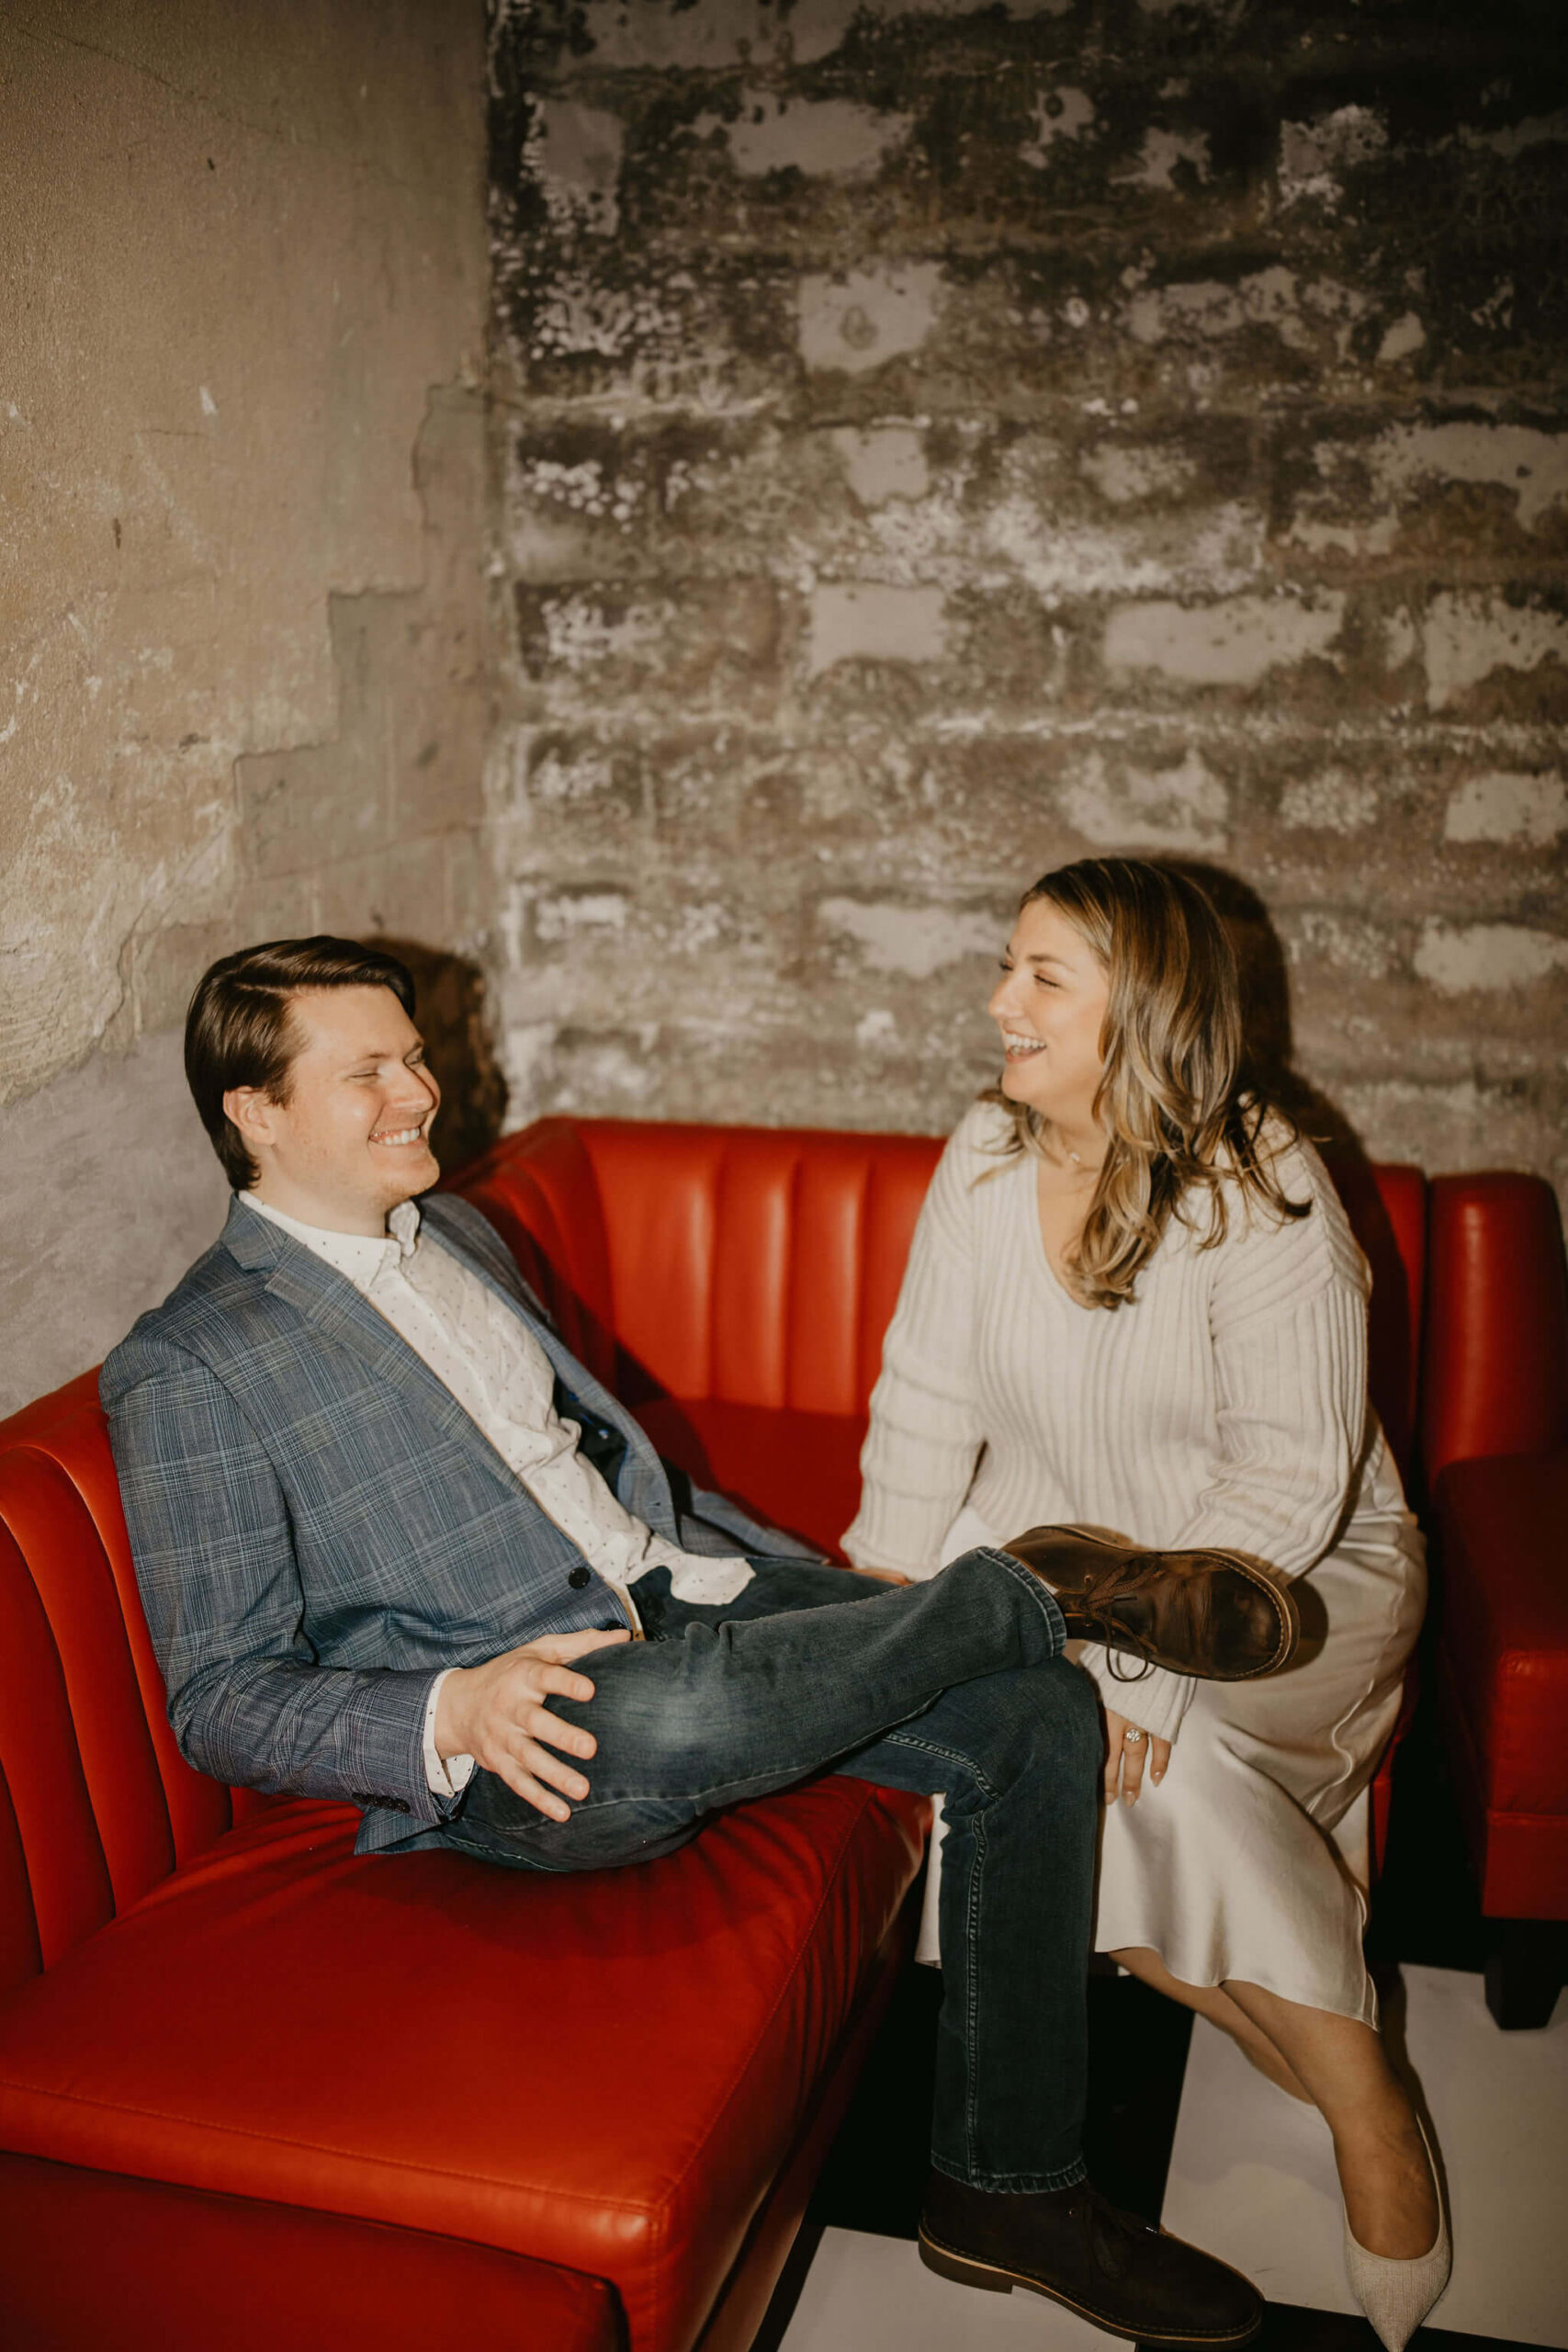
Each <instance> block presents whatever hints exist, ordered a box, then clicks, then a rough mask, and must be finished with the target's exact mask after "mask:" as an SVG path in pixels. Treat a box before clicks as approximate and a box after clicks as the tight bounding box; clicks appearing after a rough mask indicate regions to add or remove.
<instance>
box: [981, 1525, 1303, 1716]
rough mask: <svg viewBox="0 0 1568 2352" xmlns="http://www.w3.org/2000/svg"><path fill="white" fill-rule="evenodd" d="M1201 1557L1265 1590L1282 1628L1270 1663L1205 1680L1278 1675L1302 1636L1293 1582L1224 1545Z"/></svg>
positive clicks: (1107, 1547) (1083, 1530) (1108, 1547)
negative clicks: (1285, 1582) (1277, 1580)
mask: <svg viewBox="0 0 1568 2352" xmlns="http://www.w3.org/2000/svg"><path fill="white" fill-rule="evenodd" d="M1060 1526H1061V1532H1062V1533H1063V1534H1064V1535H1077V1536H1079V1537H1080V1538H1081V1539H1082V1540H1083V1541H1084V1542H1085V1543H1086V1544H1099V1546H1100V1550H1101V1551H1102V1552H1125V1551H1128V1550H1130V1549H1132V1548H1133V1547H1132V1546H1130V1545H1128V1544H1117V1543H1113V1542H1112V1541H1111V1538H1110V1537H1109V1536H1108V1535H1100V1534H1099V1533H1098V1532H1096V1530H1095V1529H1094V1528H1092V1527H1075V1526H1071V1525H1069V1524H1068V1522H1067V1521H1066V1520H1064V1521H1061V1522H1060ZM1029 1532H1030V1534H1031V1535H1032V1534H1033V1533H1034V1532H1035V1530H1034V1529H1033V1528H1031V1529H1030V1531H1029ZM1020 1540H1021V1541H1022V1540H1023V1539H1022V1538H1021V1539H1020ZM1137 1548H1138V1549H1140V1550H1143V1551H1157V1550H1158V1549H1159V1546H1158V1545H1157V1544H1143V1545H1140V1546H1138V1547H1137ZM1169 1556H1170V1557H1171V1558H1172V1559H1176V1560H1185V1559H1192V1558H1196V1557H1198V1556H1200V1555H1197V1554H1194V1553H1190V1552H1173V1553H1171V1554H1170V1555H1169ZM1201 1557H1202V1558H1204V1559H1206V1560H1224V1562H1225V1563H1226V1564H1227V1566H1230V1567H1233V1568H1234V1569H1235V1572H1236V1574H1237V1575H1238V1576H1239V1577H1242V1578H1243V1580H1244V1581H1245V1582H1246V1583H1247V1584H1249V1585H1251V1586H1252V1587H1253V1589H1254V1590H1255V1591H1258V1592H1260V1593H1262V1594H1263V1595H1264V1597H1265V1599H1266V1600H1269V1602H1270V1603H1271V1604H1272V1606H1273V1609H1274V1611H1275V1613H1276V1616H1277V1618H1278V1620H1279V1627H1280V1637H1279V1640H1278V1642H1277V1643H1276V1644H1275V1646H1274V1655H1273V1657H1271V1658H1269V1660H1268V1661H1267V1663H1266V1664H1264V1665H1262V1666H1249V1667H1247V1668H1246V1669H1245V1671H1244V1672H1242V1673H1240V1674H1206V1675H1204V1676H1203V1678H1202V1679H1203V1680H1204V1681H1205V1682H1256V1681H1257V1679H1258V1676H1259V1675H1262V1674H1278V1673H1279V1671H1280V1668H1281V1667H1282V1666H1286V1665H1288V1664H1289V1662H1290V1660H1291V1658H1292V1656H1293V1655H1294V1653H1295V1647H1296V1644H1297V1643H1298V1642H1299V1641H1300V1639H1301V1637H1302V1621H1301V1614H1300V1611H1298V1610H1297V1607H1296V1603H1295V1596H1294V1595H1293V1594H1292V1591H1291V1589H1290V1587H1289V1585H1279V1584H1276V1583H1275V1582H1274V1580H1273V1578H1272V1577H1266V1576H1265V1575H1264V1574H1263V1571H1262V1570H1261V1568H1255V1567H1254V1566H1253V1565H1252V1563H1251V1561H1250V1560H1249V1559H1247V1557H1246V1555H1245V1554H1243V1553H1241V1552H1227V1551H1226V1550H1224V1547H1223V1546H1222V1545H1220V1544H1205V1545H1204V1547H1203V1550H1202V1554H1201ZM1174 1670H1175V1671H1176V1672H1177V1673H1179V1674H1180V1673H1186V1672H1188V1671H1190V1669H1189V1668H1183V1667H1178V1668H1175V1669H1174Z"/></svg>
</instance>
